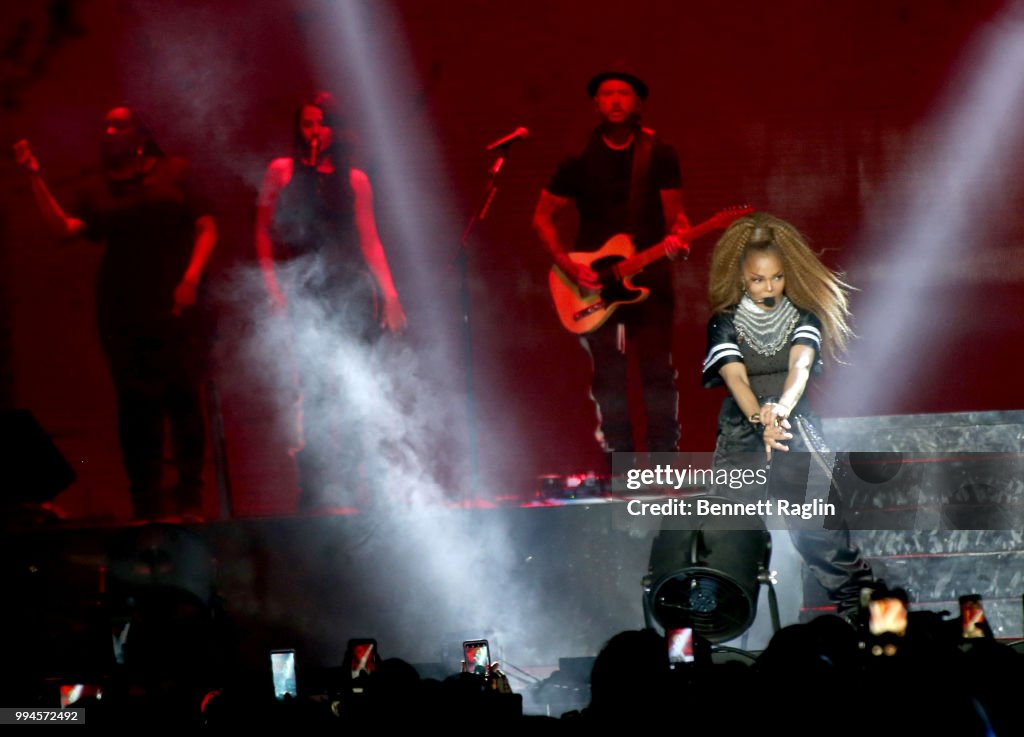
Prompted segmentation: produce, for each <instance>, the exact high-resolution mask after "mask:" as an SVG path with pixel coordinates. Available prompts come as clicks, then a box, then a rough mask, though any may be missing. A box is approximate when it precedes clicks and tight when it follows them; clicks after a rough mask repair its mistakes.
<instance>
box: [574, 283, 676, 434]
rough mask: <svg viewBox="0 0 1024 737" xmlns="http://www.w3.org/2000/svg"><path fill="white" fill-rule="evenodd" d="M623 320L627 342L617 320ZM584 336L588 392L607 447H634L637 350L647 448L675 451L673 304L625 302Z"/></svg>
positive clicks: (621, 321)
mask: <svg viewBox="0 0 1024 737" xmlns="http://www.w3.org/2000/svg"><path fill="white" fill-rule="evenodd" d="M620 323H622V324H624V325H625V339H626V340H625V348H626V352H625V353H623V351H622V350H621V349H620V346H619V344H618V333H619V330H618V325H619V324H620ZM580 341H581V342H582V344H583V347H584V348H585V349H586V350H587V353H589V354H590V358H591V361H592V365H593V370H594V373H593V378H592V380H591V387H590V398H591V399H592V400H594V404H595V405H596V407H597V413H598V421H599V423H600V425H599V432H600V436H601V438H602V445H603V447H604V449H605V450H606V451H608V452H613V451H632V450H634V449H635V445H634V442H633V430H632V425H631V424H630V411H629V393H628V383H627V378H628V368H629V356H630V355H631V354H633V355H635V356H636V359H637V362H638V364H639V369H640V379H641V384H642V386H643V401H644V414H645V415H646V418H647V449H648V451H651V452H675V451H676V450H677V447H676V446H677V444H678V442H679V423H678V419H677V408H678V402H679V395H678V390H677V388H676V370H675V368H674V367H673V366H672V307H671V305H666V304H661V303H648V302H645V303H641V304H640V305H629V306H627V307H625V308H621V309H620V310H619V311H618V312H617V313H616V314H614V315H613V316H612V319H611V320H609V321H608V322H607V323H605V324H604V325H602V326H601V327H600V328H598V329H597V330H595V331H594V332H593V333H589V334H587V335H585V336H583V337H582V338H581V339H580Z"/></svg>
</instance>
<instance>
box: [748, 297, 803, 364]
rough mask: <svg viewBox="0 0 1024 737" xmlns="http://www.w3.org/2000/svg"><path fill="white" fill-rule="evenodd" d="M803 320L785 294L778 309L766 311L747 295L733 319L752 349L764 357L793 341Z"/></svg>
mask: <svg viewBox="0 0 1024 737" xmlns="http://www.w3.org/2000/svg"><path fill="white" fill-rule="evenodd" d="M799 319H800V313H799V311H797V309H796V307H795V306H794V305H793V303H792V302H790V301H789V300H788V299H786V297H785V296H783V297H781V298H780V299H779V304H778V306H777V307H775V309H772V310H763V309H761V308H760V307H758V306H757V305H756V304H754V300H752V299H751V298H750V297H748V296H747V295H745V294H744V295H743V299H741V300H740V303H739V306H738V307H737V308H736V317H735V318H734V320H733V321H734V323H735V324H736V332H737V333H738V334H739V337H740V338H742V339H743V340H745V341H746V342H747V344H749V345H750V347H751V348H753V349H754V350H755V351H757V352H758V353H760V354H761V355H762V356H774V355H775V354H776V353H778V352H779V349H781V348H782V347H783V346H784V345H785V344H786V342H787V341H788V340H789V335H790V333H792V332H793V326H794V325H796V321H797V320H799Z"/></svg>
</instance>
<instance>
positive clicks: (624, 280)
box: [548, 205, 754, 335]
mask: <svg viewBox="0 0 1024 737" xmlns="http://www.w3.org/2000/svg"><path fill="white" fill-rule="evenodd" d="M753 211H754V208H752V207H750V206H749V205H742V206H740V207H730V208H726V209H725V210H721V211H719V212H718V213H716V214H715V215H713V216H712V217H710V218H708V219H707V220H705V221H704V222H703V223H701V224H700V225H696V226H694V227H692V228H690V229H689V230H686V231H684V232H682V233H679V234H677V237H678V238H679V240H680V241H682V242H683V243H689V242H690V241H693V240H696V239H697V238H700V237H701V236H702V235H705V234H707V233H710V232H711V231H712V230H718V229H722V228H727V227H729V225H730V224H731V223H732V221H733V220H735V219H736V218H738V217H741V216H743V215H747V214H748V213H751V212H753ZM667 254H668V246H667V245H666V244H665V241H662V242H660V243H658V244H656V245H653V246H651V247H650V248H648V249H646V250H644V251H641V252H640V253H637V252H636V246H634V245H633V240H632V239H631V238H630V237H629V236H628V235H626V234H625V233H620V234H619V235H616V236H613V237H612V238H610V239H609V240H608V241H607V242H606V243H605V244H604V245H603V246H601V248H600V249H598V250H597V251H592V252H587V251H573V252H572V253H569V254H568V256H569V258H570V259H571V260H572V261H573V262H575V263H577V264H585V265H587V266H589V267H590V268H591V269H593V270H594V271H596V272H597V276H598V279H599V281H600V282H601V288H600V289H597V290H591V289H583V288H581V287H579V286H577V285H576V283H575V282H574V281H573V280H572V279H570V278H569V277H568V276H566V275H565V272H563V271H562V270H561V269H559V268H558V267H557V266H552V267H551V273H550V274H548V286H549V288H550V289H551V297H552V299H553V300H554V301H555V311H556V312H558V317H559V319H560V320H561V321H562V325H564V326H565V329H566V330H568V331H569V332H571V333H576V334H577V335H582V334H584V333H590V332H593V331H594V330H597V329H598V328H599V327H601V326H602V325H603V324H604V323H605V321H606V320H607V319H608V318H609V317H611V316H612V314H613V313H614V312H615V309H616V308H617V307H618V306H619V305H625V304H632V303H635V302H642V301H643V300H645V299H647V297H648V295H649V294H650V293H651V290H650V289H647V288H646V287H634V286H633V284H632V281H631V279H632V278H633V277H634V276H636V275H637V274H638V273H640V271H642V270H643V268H644V267H645V266H648V265H649V264H652V263H654V262H655V261H657V260H658V259H660V258H663V257H664V256H666V255H667Z"/></svg>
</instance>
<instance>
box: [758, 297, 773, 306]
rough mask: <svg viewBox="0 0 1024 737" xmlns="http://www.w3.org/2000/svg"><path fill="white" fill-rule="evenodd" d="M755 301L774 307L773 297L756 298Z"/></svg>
mask: <svg viewBox="0 0 1024 737" xmlns="http://www.w3.org/2000/svg"><path fill="white" fill-rule="evenodd" d="M757 303H758V304H759V305H764V306H765V307H774V306H775V297H765V298H764V299H759V300H757Z"/></svg>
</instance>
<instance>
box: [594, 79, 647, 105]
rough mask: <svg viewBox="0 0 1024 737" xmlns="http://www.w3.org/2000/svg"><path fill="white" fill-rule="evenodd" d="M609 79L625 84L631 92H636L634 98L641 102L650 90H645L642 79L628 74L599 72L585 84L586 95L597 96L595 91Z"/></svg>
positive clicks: (645, 86)
mask: <svg viewBox="0 0 1024 737" xmlns="http://www.w3.org/2000/svg"><path fill="white" fill-rule="evenodd" d="M609 79H618V80H620V81H622V82H625V83H626V84H628V85H629V86H630V87H632V88H633V91H634V92H636V96H637V97H639V98H640V99H641V100H646V99H647V95H648V93H649V92H650V90H648V89H647V85H646V84H645V83H644V81H643V80H642V79H640V78H639V77H637V76H634V75H632V74H629V73H628V72H601V73H600V74H598V75H595V76H594V77H593V78H592V79H591V80H590V81H589V82H587V94H588V95H590V96H591V97H596V96H597V89H598V88H599V87H600V86H601V85H602V84H603V83H604V82H607V81H608V80H609Z"/></svg>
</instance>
